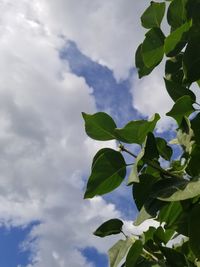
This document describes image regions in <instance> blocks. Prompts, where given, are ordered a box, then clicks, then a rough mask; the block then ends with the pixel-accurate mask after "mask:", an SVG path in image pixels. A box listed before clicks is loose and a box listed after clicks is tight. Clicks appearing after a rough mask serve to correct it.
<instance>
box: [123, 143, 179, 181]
mask: <svg viewBox="0 0 200 267" xmlns="http://www.w3.org/2000/svg"><path fill="white" fill-rule="evenodd" d="M119 148H120V149H121V151H124V152H126V153H128V154H129V155H131V156H133V157H134V158H137V156H136V155H135V154H133V153H132V152H130V151H129V150H128V149H126V148H125V147H124V146H123V145H122V144H120V146H119ZM146 163H147V164H148V165H149V166H150V167H152V168H154V169H155V170H158V171H160V172H161V173H162V174H165V175H167V176H170V177H174V178H179V179H180V178H182V177H180V176H178V175H176V174H174V173H171V172H169V171H167V170H164V169H163V168H161V167H160V166H158V165H157V164H155V162H153V161H152V160H146Z"/></svg>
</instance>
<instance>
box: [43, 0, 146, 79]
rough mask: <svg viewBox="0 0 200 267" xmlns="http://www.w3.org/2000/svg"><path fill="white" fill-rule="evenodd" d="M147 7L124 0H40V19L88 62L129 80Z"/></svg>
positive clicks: (141, 3) (117, 76) (143, 4)
mask: <svg viewBox="0 0 200 267" xmlns="http://www.w3.org/2000/svg"><path fill="white" fill-rule="evenodd" d="M148 4H149V1H147V0H144V1H141V2H140V3H139V4H138V3H136V2H134V1H123V0H110V1H106V0H103V1H102V0H93V1H90V0H85V1H78V0H73V1H72V0H67V1H66V0H43V1H40V2H38V6H39V7H40V15H41V20H43V21H45V22H47V23H48V25H50V27H51V29H52V30H54V32H56V33H60V34H62V35H64V36H66V38H67V39H68V40H73V41H74V42H76V44H77V46H78V48H79V49H80V50H81V51H82V52H83V53H84V54H86V55H87V56H88V57H90V58H91V59H93V60H95V61H97V62H99V63H101V64H103V65H105V66H107V67H108V68H110V69H112V70H113V72H114V75H115V77H116V78H117V79H121V78H122V79H124V78H127V77H128V74H129V69H130V68H131V67H132V66H133V61H134V56H133V55H134V51H135V50H136V48H137V46H138V45H139V42H141V41H142V40H143V35H144V33H143V32H142V29H141V27H140V16H141V14H142V12H143V10H144V9H145V7H147V6H148Z"/></svg>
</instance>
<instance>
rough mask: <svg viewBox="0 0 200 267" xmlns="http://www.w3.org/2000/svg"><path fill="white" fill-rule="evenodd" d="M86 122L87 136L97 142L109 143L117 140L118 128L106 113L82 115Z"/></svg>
mask: <svg viewBox="0 0 200 267" xmlns="http://www.w3.org/2000/svg"><path fill="white" fill-rule="evenodd" d="M82 116H83V118H84V120H85V131H86V133H87V135H88V136H89V137H91V138H93V139H95V140H100V141H107V140H112V139H115V136H114V129H115V128H116V127H117V126H116V124H115V122H114V120H113V119H112V118H111V117H110V116H109V115H108V114H106V113H104V112H98V113H95V114H93V115H90V114H86V113H84V112H83V113H82Z"/></svg>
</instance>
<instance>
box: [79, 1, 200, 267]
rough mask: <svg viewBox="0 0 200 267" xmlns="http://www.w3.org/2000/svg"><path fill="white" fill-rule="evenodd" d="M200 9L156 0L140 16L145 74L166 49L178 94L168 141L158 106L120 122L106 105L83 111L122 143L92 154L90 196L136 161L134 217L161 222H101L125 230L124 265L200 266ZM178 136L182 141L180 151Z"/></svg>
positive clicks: (92, 124)
mask: <svg viewBox="0 0 200 267" xmlns="http://www.w3.org/2000/svg"><path fill="white" fill-rule="evenodd" d="M166 9H167V11H166ZM165 11H166V12H165ZM199 14H200V0H169V1H161V2H153V1H151V2H150V5H149V7H147V9H146V10H145V11H144V13H143V14H142V16H141V23H142V26H143V27H144V28H146V29H148V32H147V33H146V34H145V38H144V41H143V43H142V44H140V45H139V47H138V49H137V51H136V54H135V64H136V68H137V70H138V75H139V78H142V77H144V76H146V75H149V74H150V73H151V72H152V71H153V69H154V68H155V67H156V66H157V65H158V64H159V63H160V62H161V61H162V59H163V57H166V63H165V77H164V83H165V87H166V90H167V92H168V94H169V96H170V97H171V99H172V100H173V101H174V102H175V103H174V105H173V107H172V108H171V110H170V111H169V112H168V113H167V114H166V115H167V116H170V117H172V118H173V119H174V120H175V122H176V124H177V130H176V138H175V139H173V140H171V141H170V142H169V143H168V142H167V141H166V140H165V139H164V138H161V137H158V136H157V132H156V130H155V128H156V124H157V122H158V120H159V119H160V116H159V114H155V115H154V116H153V117H152V118H151V119H149V120H133V121H130V122H128V123H127V124H126V125H125V126H124V127H122V128H120V129H119V128H117V125H116V124H115V122H114V120H113V119H112V118H111V117H110V116H109V115H108V114H106V113H103V112H98V113H96V114H93V115H89V114H85V113H83V118H84V120H85V130H86V133H87V134H88V136H90V137H91V138H93V139H95V140H100V141H106V140H116V143H118V144H119V151H116V150H113V149H110V148H103V149H101V150H100V151H98V152H97V154H96V155H95V156H94V159H93V162H92V169H91V175H90V177H89V179H88V183H87V187H86V192H85V198H92V197H94V196H96V195H103V194H106V193H109V192H111V191H113V190H114V189H116V188H117V187H118V186H120V184H121V183H122V182H123V181H124V180H125V179H126V169H127V168H129V165H133V166H132V167H131V170H130V174H129V177H127V185H128V186H132V194H133V200H134V202H135V204H136V206H137V208H138V211H139V212H138V216H137V218H136V219H135V221H134V222H133V224H134V225H136V226H137V225H140V224H141V223H142V222H144V221H146V220H147V219H149V218H154V219H155V220H156V221H158V222H159V224H160V226H159V227H158V228H157V229H156V228H155V227H150V228H149V229H148V230H147V231H146V232H144V233H142V234H141V235H140V236H134V235H130V236H126V234H124V232H123V231H122V226H123V222H122V221H121V220H119V219H116V218H115V219H111V220H108V221H107V222H104V223H103V224H102V225H101V226H100V227H99V228H98V229H97V230H96V231H95V232H94V234H95V235H97V236H99V237H105V236H108V235H113V234H120V235H121V234H123V235H124V236H125V239H123V240H122V239H121V240H119V241H117V243H116V244H115V245H114V246H113V247H112V248H111V249H110V250H109V251H108V254H109V260H110V267H118V266H119V265H120V264H122V262H123V264H122V265H121V267H122V266H124V267H133V266H137V267H148V266H149V267H153V266H154V267H195V266H197V267H199V266H200V261H199V259H200V231H199V225H200V164H199V162H200V113H198V112H199V108H197V107H198V106H200V104H199V103H197V102H196V101H198V99H197V97H196V95H195V94H194V93H193V92H192V90H190V89H191V86H192V85H193V84H194V83H195V84H196V85H197V84H198V85H199V84H200V15H199ZM164 16H166V18H167V22H168V24H169V26H170V33H169V34H168V35H167V36H166V37H165V35H164V33H163V31H162V29H161V23H162V20H163V18H164ZM150 115H152V114H150ZM126 144H129V145H128V148H127V147H125V145H126ZM134 144H137V145H139V147H140V150H139V152H138V153H137V154H135V153H133V152H132V145H134ZM174 144H176V147H177V146H179V147H180V149H179V150H178V151H180V153H179V155H178V156H177V150H176V147H174ZM174 150H176V151H175V152H176V153H173V152H174ZM124 153H128V154H129V156H132V158H133V161H134V163H133V164H130V160H129V164H127V163H126V158H124V156H123V154H124ZM174 154H175V155H176V158H175V156H173V155H174ZM165 166H168V167H167V168H166V167H165ZM175 237H177V238H178V241H177V242H178V243H175V241H174V238H175ZM170 244H171V245H170ZM172 244H173V245H172Z"/></svg>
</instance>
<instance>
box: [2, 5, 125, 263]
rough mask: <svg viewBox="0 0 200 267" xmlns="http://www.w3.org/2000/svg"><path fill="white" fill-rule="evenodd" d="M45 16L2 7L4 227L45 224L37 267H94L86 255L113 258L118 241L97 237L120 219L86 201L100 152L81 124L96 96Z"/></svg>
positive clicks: (38, 232) (37, 233)
mask: <svg viewBox="0 0 200 267" xmlns="http://www.w3.org/2000/svg"><path fill="white" fill-rule="evenodd" d="M40 11H41V10H40V5H39V1H38V2H37V1H32V2H30V1H25V0H22V1H19V2H13V1H1V21H0V32H1V43H0V58H1V60H0V70H1V75H0V127H1V131H0V148H1V154H0V220H1V222H2V223H5V224H7V225H11V226H12V225H14V226H21V225H24V224H27V223H29V222H31V221H35V220H37V221H38V220H39V221H40V222H41V223H40V224H37V225H35V226H34V228H33V229H32V231H31V233H30V239H29V240H27V243H25V244H24V247H25V248H31V250H32V253H33V254H32V263H30V265H29V266H34V267H40V266H42V267H45V266H48V267H51V266H52V267H56V266H59V267H61V266H73V267H79V266H81V267H83V266H90V265H89V263H88V262H87V261H86V259H85V258H84V256H83V255H82V254H81V252H80V251H81V249H83V248H85V247H87V246H95V247H96V248H97V249H98V250H99V251H101V252H105V250H106V249H107V246H109V245H110V242H111V241H108V242H105V241H104V243H103V242H102V240H99V241H96V238H94V237H93V236H92V234H91V233H92V232H93V230H94V229H95V228H96V227H97V226H98V225H99V224H100V223H101V222H102V221H104V220H106V219H108V218H111V217H118V216H120V213H119V211H117V210H116V208H115V206H114V205H113V204H108V203H106V202H105V201H104V200H103V199H102V198H100V197H99V198H96V199H94V200H91V201H83V200H82V198H83V192H82V191H83V186H84V176H86V175H87V174H88V167H89V165H90V162H91V159H92V156H93V155H94V153H95V152H96V150H97V149H98V148H100V145H99V143H97V142H91V141H90V140H89V139H88V138H87V137H86V135H85V134H84V129H83V121H82V118H81V111H85V112H88V113H93V112H95V102H94V99H93V97H92V95H91V92H92V88H89V87H88V85H87V84H86V83H85V80H84V79H83V78H80V77H77V76H75V75H74V74H72V73H71V72H70V70H69V68H68V66H67V64H66V61H65V62H63V61H62V60H61V59H60V57H59V50H60V48H61V47H62V46H63V45H64V44H65V39H63V38H62V37H60V36H59V34H55V33H52V31H51V28H50V27H48V24H44V23H43V21H40V20H39V18H40ZM103 145H105V144H103ZM106 145H107V146H110V147H115V144H114V143H113V142H109V143H108V144H106ZM33 239H34V242H31V240H33ZM106 244H107V245H106Z"/></svg>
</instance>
